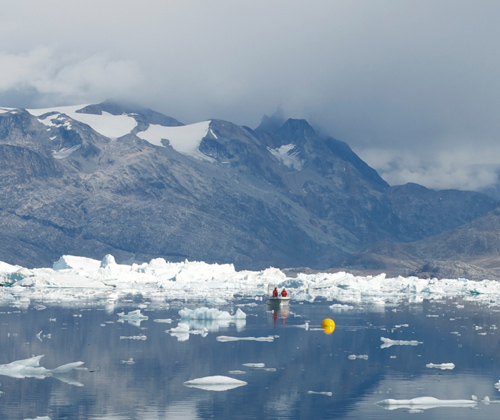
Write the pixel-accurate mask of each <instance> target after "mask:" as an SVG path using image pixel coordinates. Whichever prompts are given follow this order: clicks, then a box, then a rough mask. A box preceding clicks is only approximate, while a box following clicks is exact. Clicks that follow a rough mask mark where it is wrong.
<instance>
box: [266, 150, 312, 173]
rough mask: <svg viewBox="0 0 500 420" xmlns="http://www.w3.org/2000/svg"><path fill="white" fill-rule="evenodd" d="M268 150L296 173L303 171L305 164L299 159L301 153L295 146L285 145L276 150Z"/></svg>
mask: <svg viewBox="0 0 500 420" xmlns="http://www.w3.org/2000/svg"><path fill="white" fill-rule="evenodd" d="M268 150H269V151H270V152H271V154H272V155H273V156H275V157H276V158H277V159H278V160H279V161H280V162H281V163H283V165H285V166H287V167H288V168H290V169H295V170H296V171H300V170H301V169H302V165H303V164H304V162H303V161H302V160H301V159H300V158H299V151H298V150H295V145H294V144H285V145H283V146H280V147H278V148H276V149H271V148H270V147H268Z"/></svg>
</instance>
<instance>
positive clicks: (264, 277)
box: [0, 255, 500, 310]
mask: <svg viewBox="0 0 500 420" xmlns="http://www.w3.org/2000/svg"><path fill="white" fill-rule="evenodd" d="M268 284H276V285H279V286H285V287H286V288H287V289H290V290H291V291H292V295H293V298H292V299H293V301H294V302H300V301H307V302H313V301H314V300H315V299H325V300H329V301H333V302H332V303H334V302H335V303H334V305H345V306H343V307H337V306H334V305H332V306H333V307H332V310H337V309H340V308H342V309H343V308H345V309H347V305H348V306H349V307H352V308H353V309H352V310H360V309H361V310H380V309H381V308H382V309H383V308H384V305H393V304H399V303H401V302H409V303H414V304H418V303H422V302H423V301H424V300H426V301H433V300H442V299H444V298H459V299H462V300H464V301H470V302H476V303H481V304H483V305H486V306H489V307H494V306H498V305H500V282H498V281H493V280H483V281H470V280H465V279H458V280H453V279H443V280H437V279H419V278H417V277H395V278H388V277H386V276H385V275H384V274H381V275H378V276H354V275H352V274H349V273H345V272H338V273H315V274H304V273H299V274H298V275H297V277H296V278H291V277H290V278H289V277H287V276H286V275H285V274H284V273H283V272H282V271H281V270H279V269H277V268H272V267H270V268H267V269H265V270H262V271H236V270H235V268H234V265H232V264H207V263H204V262H197V261H187V260H186V261H184V262H176V263H173V262H167V261H165V260H164V259H163V258H156V259H153V260H151V261H150V262H149V263H142V264H132V265H125V264H117V263H116V261H115V259H114V258H113V256H112V255H107V256H105V257H104V258H103V259H102V261H99V260H94V259H90V258H85V257H77V256H70V255H65V256H63V257H61V258H60V259H59V260H58V261H56V262H55V263H54V265H53V266H52V268H34V269H28V268H24V267H21V266H14V265H10V264H7V263H4V262H0V285H3V286H10V287H0V302H2V301H3V302H4V303H7V304H8V303H9V302H12V303H13V304H14V303H16V304H18V305H19V304H20V303H22V302H28V304H29V300H30V299H36V300H38V301H54V302H65V303H68V302H71V303H72V304H78V302H88V301H90V300H91V301H92V302H99V301H104V302H106V304H110V303H113V302H117V301H119V300H120V299H126V296H127V295H130V294H142V295H143V296H147V298H148V300H150V301H151V302H152V303H153V302H161V303H164V302H165V299H169V300H173V299H183V300H186V301H198V300H203V301H204V302H207V301H210V302H214V303H216V302H227V301H231V300H233V299H234V296H235V295H238V296H240V297H245V298H255V299H262V298H265V297H266V294H267V286H268Z"/></svg>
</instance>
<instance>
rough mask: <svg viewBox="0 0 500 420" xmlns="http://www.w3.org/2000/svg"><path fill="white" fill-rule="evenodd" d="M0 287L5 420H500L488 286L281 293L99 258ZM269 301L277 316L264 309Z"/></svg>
mask: <svg viewBox="0 0 500 420" xmlns="http://www.w3.org/2000/svg"><path fill="white" fill-rule="evenodd" d="M0 284H1V285H2V286H3V287H0V317H1V321H2V322H1V323H0V337H1V340H0V345H1V352H0V418H2V419H15V420H18V419H19V420H27V419H37V420H47V419H50V420H55V419H82V420H98V419H99V420H132V419H145V420H153V419H154V420H157V419H181V420H182V419H213V418H217V419H234V418H239V419H254V418H261V419H306V418H307V419H312V418H314V419H333V418H339V419H340V418H345V419H358V418H363V419H388V418H389V419H390V418H394V419H401V418H414V416H417V417H418V418H422V419H424V418H425V419H440V418H443V417H447V416H452V417H453V418H454V419H469V418H481V419H498V417H499V415H500V404H499V402H500V353H499V344H500V335H499V332H498V323H499V315H500V283H499V282H497V281H496V280H494V279H493V280H487V279H486V280H483V281H479V282H478V281H469V280H467V279H446V280H437V279H418V278H413V277H412V278H404V277H397V278H388V277H386V276H385V275H379V276H366V277H359V276H353V275H351V274H349V273H343V272H342V273H334V274H332V273H330V274H327V273H317V274H297V276H296V277H293V278H291V277H287V276H286V275H285V274H284V273H283V272H282V271H280V270H279V269H276V268H268V269H266V270H263V271H259V272H256V271H255V272H252V271H236V270H235V269H234V266H232V265H230V264H227V265H217V264H206V263H203V262H190V261H185V262H181V263H170V262H166V261H165V260H163V259H155V260H152V261H150V262H149V263H144V264H133V265H120V264H117V263H116V262H115V260H114V258H113V257H112V256H111V255H107V256H106V257H104V258H103V260H102V261H98V260H92V259H88V258H83V257H76V256H63V257H61V258H60V259H59V260H58V261H57V262H55V263H54V265H53V267H52V268H37V269H27V268H24V267H19V266H13V265H9V264H6V263H2V262H0ZM269 285H276V286H278V288H280V289H281V288H283V287H285V288H286V289H287V290H288V292H289V294H290V295H291V301H290V303H289V304H288V305H282V306H280V305H276V304H269V303H268V302H267V293H268V286H269ZM327 318H328V319H331V320H333V321H334V323H335V328H334V329H333V331H332V329H329V330H328V329H323V328H322V327H321V324H322V321H323V320H324V319H327Z"/></svg>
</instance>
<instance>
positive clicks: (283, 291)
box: [281, 287, 288, 297]
mask: <svg viewBox="0 0 500 420" xmlns="http://www.w3.org/2000/svg"><path fill="white" fill-rule="evenodd" d="M287 294H288V293H287V292H286V290H285V288H284V287H283V290H282V291H281V297H286V296H287Z"/></svg>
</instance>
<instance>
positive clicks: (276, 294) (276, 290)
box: [273, 287, 278, 297]
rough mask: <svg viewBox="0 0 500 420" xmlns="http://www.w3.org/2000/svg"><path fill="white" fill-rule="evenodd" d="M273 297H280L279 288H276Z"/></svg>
mask: <svg viewBox="0 0 500 420" xmlns="http://www.w3.org/2000/svg"><path fill="white" fill-rule="evenodd" d="M273 297H278V288H277V287H275V288H274V290H273Z"/></svg>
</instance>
